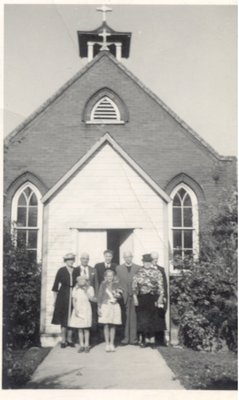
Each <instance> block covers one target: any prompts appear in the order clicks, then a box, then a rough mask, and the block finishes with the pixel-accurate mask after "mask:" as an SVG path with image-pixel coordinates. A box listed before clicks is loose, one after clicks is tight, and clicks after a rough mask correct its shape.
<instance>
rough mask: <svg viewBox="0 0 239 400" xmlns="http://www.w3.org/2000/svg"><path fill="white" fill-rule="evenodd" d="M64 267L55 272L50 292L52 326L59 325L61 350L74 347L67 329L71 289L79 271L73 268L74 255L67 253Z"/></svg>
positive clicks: (70, 310)
mask: <svg viewBox="0 0 239 400" xmlns="http://www.w3.org/2000/svg"><path fill="white" fill-rule="evenodd" d="M63 259H64V262H65V266H64V267H61V268H59V270H58V271H57V274H56V277H55V282H54V285H53V287H52V291H53V292H54V294H55V306H54V313H53V318H52V324H54V325H61V335H62V341H61V348H65V347H66V346H71V347H74V343H73V342H72V329H70V328H68V327H69V323H70V317H71V312H72V288H73V287H74V285H75V283H76V278H77V276H79V269H78V268H74V266H73V264H74V262H75V255H74V254H72V253H67V254H66V255H65V256H64V258H63Z"/></svg>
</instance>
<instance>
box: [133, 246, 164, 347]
mask: <svg viewBox="0 0 239 400" xmlns="http://www.w3.org/2000/svg"><path fill="white" fill-rule="evenodd" d="M142 261H143V264H144V265H143V267H142V268H140V270H139V271H138V272H137V273H136V274H135V275H134V277H133V283H132V288H133V297H134V304H135V306H136V316H137V332H138V334H139V335H141V336H142V342H141V344H140V346H141V347H145V346H146V343H145V339H146V338H147V339H151V338H152V337H153V336H154V334H155V331H156V325H157V318H156V315H157V307H159V306H161V304H162V302H163V296H164V289H163V279H162V274H161V272H160V271H159V270H158V269H157V267H155V266H153V265H152V257H151V255H150V254H145V255H143V260H142Z"/></svg>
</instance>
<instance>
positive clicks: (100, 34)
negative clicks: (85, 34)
mask: <svg viewBox="0 0 239 400" xmlns="http://www.w3.org/2000/svg"><path fill="white" fill-rule="evenodd" d="M99 36H102V37H103V42H102V44H101V49H100V50H109V48H108V46H107V45H108V44H109V43H107V36H111V34H110V33H107V31H106V29H105V28H104V29H103V31H102V32H101V33H99Z"/></svg>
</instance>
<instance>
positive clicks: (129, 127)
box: [4, 7, 236, 345]
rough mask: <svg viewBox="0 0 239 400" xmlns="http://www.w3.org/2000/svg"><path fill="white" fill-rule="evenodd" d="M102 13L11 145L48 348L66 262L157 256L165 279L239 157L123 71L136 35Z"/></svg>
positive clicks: (16, 211)
mask: <svg viewBox="0 0 239 400" xmlns="http://www.w3.org/2000/svg"><path fill="white" fill-rule="evenodd" d="M102 10H103V22H102V24H101V26H100V27H99V28H97V29H95V30H93V31H78V32H77V34H78V36H77V38H78V43H79V55H80V57H82V58H87V59H88V63H87V64H86V65H85V67H83V68H82V69H81V70H80V71H79V72H78V73H77V74H76V75H75V76H73V77H72V79H70V80H69V81H68V82H66V83H65V84H64V85H63V86H62V87H61V88H60V89H59V90H58V91H57V92H56V93H55V94H54V95H53V96H52V97H51V98H49V99H48V100H47V101H46V102H45V103H44V104H43V105H42V106H41V107H40V108H39V109H38V110H37V111H36V112H34V113H33V114H32V115H30V117H28V118H27V119H26V120H25V121H24V122H23V123H22V124H21V125H20V126H18V127H17V128H16V129H15V130H14V131H13V132H12V133H11V134H10V135H8V137H7V138H6V141H5V156H4V161H5V173H4V178H5V179H4V180H5V182H4V196H5V202H4V209H5V217H6V219H7V220H9V221H11V224H12V229H13V233H14V235H15V237H16V245H18V243H20V242H22V241H23V242H24V243H25V244H26V246H27V249H28V251H29V253H30V254H31V256H32V257H33V259H35V260H37V261H38V262H39V263H41V265H42V290H41V338H42V345H51V344H53V343H54V341H56V340H57V337H58V335H59V332H60V327H58V326H56V325H52V324H51V318H52V312H53V295H52V291H51V289H52V285H53V280H54V277H55V274H56V271H57V270H58V268H59V267H60V266H62V263H63V255H64V254H65V253H68V252H73V253H75V254H76V265H77V263H78V262H79V256H80V254H81V253H82V252H88V253H89V254H90V265H92V266H94V265H95V263H96V262H100V261H102V258H103V251H104V250H105V249H106V248H109V249H112V250H113V251H114V261H115V262H116V263H121V262H122V254H123V252H124V251H125V250H131V251H132V252H133V254H134V262H135V263H138V264H140V265H141V264H142V261H141V260H142V254H144V253H150V252H151V251H157V252H158V253H159V264H160V265H162V266H163V267H164V268H165V271H166V274H167V277H168V281H169V276H170V274H174V273H177V268H176V266H175V265H174V264H173V256H174V255H179V256H181V257H182V258H184V257H185V256H192V257H196V256H197V253H198V250H199V245H200V244H199V232H200V230H201V229H202V228H203V226H204V224H205V223H206V221H207V208H208V206H213V205H216V204H217V201H218V199H219V197H220V194H221V191H222V190H223V189H225V188H226V189H227V188H229V187H231V186H232V185H233V184H234V182H235V180H236V160H235V157H225V156H221V155H219V154H218V153H217V152H216V151H215V150H214V149H213V148H212V147H211V146H209V145H208V144H207V143H206V142H205V141H204V140H203V139H202V138H201V137H200V136H199V135H198V134H197V133H195V132H194V131H193V130H192V129H191V128H190V127H189V126H188V125H187V124H186V123H185V122H184V121H182V120H181V119H180V118H179V117H178V116H177V115H176V114H175V113H174V112H173V111H172V110H171V109H170V108H169V107H168V106H167V105H166V104H164V102H163V101H162V100H161V99H160V98H158V97H157V96H156V95H155V94H154V93H152V91H151V90H149V89H148V88H147V87H145V85H144V84H143V83H142V82H141V81H140V80H139V79H138V78H137V77H135V76H134V75H133V74H132V72H130V71H129V70H128V69H127V68H126V67H125V65H124V62H123V60H124V58H128V57H129V56H130V53H131V51H130V43H131V33H130V32H116V31H114V30H113V29H112V28H111V27H110V26H109V25H108V24H107V22H106V18H105V15H106V11H107V7H106V8H104V7H103V8H102ZM132 50H133V49H132ZM132 57H133V51H132ZM159 79H160V77H159ZM167 322H168V325H169V316H168V321H167Z"/></svg>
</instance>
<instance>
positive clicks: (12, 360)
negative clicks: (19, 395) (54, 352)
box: [2, 347, 51, 389]
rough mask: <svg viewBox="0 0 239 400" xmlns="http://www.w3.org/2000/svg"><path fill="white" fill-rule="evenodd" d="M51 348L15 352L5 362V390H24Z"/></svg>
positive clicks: (5, 358) (35, 348)
mask: <svg viewBox="0 0 239 400" xmlns="http://www.w3.org/2000/svg"><path fill="white" fill-rule="evenodd" d="M50 350H51V347H31V348H30V349H22V350H13V351H12V352H11V353H10V354H8V355H7V356H6V355H5V356H4V361H3V384H2V386H3V389H22V388H24V386H25V384H26V383H27V382H28V381H29V379H30V378H31V375H32V374H33V372H34V371H35V369H36V368H37V367H38V365H39V364H40V363H41V362H42V361H43V360H44V358H45V357H46V356H47V354H48V353H49V351H50Z"/></svg>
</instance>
